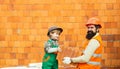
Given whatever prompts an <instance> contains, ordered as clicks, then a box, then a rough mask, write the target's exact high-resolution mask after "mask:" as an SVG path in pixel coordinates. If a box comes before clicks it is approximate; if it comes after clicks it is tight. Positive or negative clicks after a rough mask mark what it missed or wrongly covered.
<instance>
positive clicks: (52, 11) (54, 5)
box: [0, 0, 120, 69]
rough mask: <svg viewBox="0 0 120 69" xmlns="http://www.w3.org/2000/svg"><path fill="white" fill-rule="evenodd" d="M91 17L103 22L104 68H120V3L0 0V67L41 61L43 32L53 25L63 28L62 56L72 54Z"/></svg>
mask: <svg viewBox="0 0 120 69" xmlns="http://www.w3.org/2000/svg"><path fill="white" fill-rule="evenodd" d="M92 16H98V17H100V19H101V20H102V22H103V28H102V29H101V31H100V33H101V34H102V37H103V43H104V51H103V57H102V58H103V66H102V67H103V69H119V68H120V56H119V54H120V53H119V52H120V30H119V29H120V1H119V0H52V1H51V0H0V67H7V66H20V65H28V64H29V63H32V62H41V60H42V57H43V54H44V52H43V50H44V49H43V44H44V42H45V41H46V40H47V39H48V37H47V36H46V33H47V30H48V28H49V27H50V26H53V25H57V26H60V27H62V28H63V29H64V32H63V33H62V35H61V37H60V44H61V47H62V49H63V53H61V54H62V57H63V56H66V55H68V54H66V53H69V51H71V54H72V55H73V53H76V52H78V47H79V48H81V46H82V42H83V40H84V37H85V34H86V27H85V26H84V25H85V22H86V20H87V19H88V18H89V17H92ZM66 47H68V48H69V49H66ZM79 53H80V52H79ZM75 55H78V54H74V56H75ZM59 59H60V58H59ZM60 61H61V60H60Z"/></svg>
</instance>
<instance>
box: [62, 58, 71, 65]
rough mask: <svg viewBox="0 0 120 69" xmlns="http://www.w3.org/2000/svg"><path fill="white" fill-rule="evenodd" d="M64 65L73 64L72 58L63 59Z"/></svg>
mask: <svg viewBox="0 0 120 69" xmlns="http://www.w3.org/2000/svg"><path fill="white" fill-rule="evenodd" d="M63 63H64V64H70V63H71V58H70V57H64V58H63Z"/></svg>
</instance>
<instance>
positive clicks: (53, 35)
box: [50, 30, 60, 40]
mask: <svg viewBox="0 0 120 69" xmlns="http://www.w3.org/2000/svg"><path fill="white" fill-rule="evenodd" d="M59 36H60V31H59V30H53V31H51V32H50V38H51V39H53V40H58V39H59Z"/></svg>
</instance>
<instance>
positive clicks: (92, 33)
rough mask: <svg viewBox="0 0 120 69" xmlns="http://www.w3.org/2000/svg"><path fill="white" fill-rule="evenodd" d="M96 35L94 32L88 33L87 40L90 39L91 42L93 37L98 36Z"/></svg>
mask: <svg viewBox="0 0 120 69" xmlns="http://www.w3.org/2000/svg"><path fill="white" fill-rule="evenodd" d="M96 33H97V32H95V33H94V32H93V31H88V32H87V35H86V38H87V39H88V40H90V39H91V38H92V37H93V36H95V35H96Z"/></svg>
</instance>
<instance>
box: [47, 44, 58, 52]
mask: <svg viewBox="0 0 120 69" xmlns="http://www.w3.org/2000/svg"><path fill="white" fill-rule="evenodd" d="M45 51H46V52H47V53H54V52H57V51H58V48H52V45H51V43H49V42H46V43H45Z"/></svg>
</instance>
